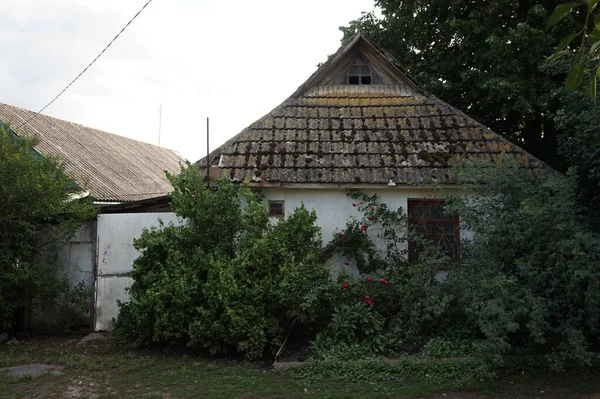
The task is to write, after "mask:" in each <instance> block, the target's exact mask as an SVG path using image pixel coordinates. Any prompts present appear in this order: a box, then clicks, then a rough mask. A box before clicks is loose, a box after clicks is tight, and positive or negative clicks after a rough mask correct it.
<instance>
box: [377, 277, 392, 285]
mask: <svg viewBox="0 0 600 399" xmlns="http://www.w3.org/2000/svg"><path fill="white" fill-rule="evenodd" d="M379 281H380V282H381V284H383V285H388V284H389V283H390V282H389V281H387V280H386V279H384V278H382V279H381V280H379Z"/></svg>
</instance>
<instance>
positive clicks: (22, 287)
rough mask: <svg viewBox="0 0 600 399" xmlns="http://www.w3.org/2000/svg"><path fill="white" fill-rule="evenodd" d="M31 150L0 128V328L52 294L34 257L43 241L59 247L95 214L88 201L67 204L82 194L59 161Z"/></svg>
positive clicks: (53, 285) (48, 277)
mask: <svg viewBox="0 0 600 399" xmlns="http://www.w3.org/2000/svg"><path fill="white" fill-rule="evenodd" d="M35 144H36V141H35V140H31V139H28V138H25V137H21V136H17V135H16V134H15V133H14V132H13V131H12V130H10V129H9V128H8V126H6V125H3V124H2V125H0V328H6V327H10V326H11V325H12V323H13V321H14V314H15V311H16V310H18V309H20V308H22V307H23V306H24V305H25V303H26V302H27V301H28V300H31V299H34V298H40V297H44V296H50V297H51V296H53V295H54V293H55V292H56V291H55V290H56V289H57V286H58V281H57V280H56V279H54V278H53V277H52V276H53V270H52V265H48V264H44V263H41V260H40V257H39V256H38V255H39V251H40V249H41V248H42V246H43V245H45V244H46V245H47V244H48V242H47V241H45V240H48V238H50V237H52V243H53V244H55V245H56V244H59V243H60V242H63V241H64V240H65V239H67V238H69V236H70V234H72V233H74V232H75V230H76V229H77V227H79V225H80V223H81V221H82V220H85V219H88V218H90V217H92V216H93V215H94V214H95V211H94V209H93V207H92V206H91V204H90V203H89V201H87V200H74V199H72V195H73V194H76V193H78V192H80V191H81V188H79V187H77V186H76V185H75V184H74V182H73V181H72V180H71V179H70V178H69V176H67V174H66V173H65V171H64V169H63V167H62V165H61V163H60V161H59V160H57V159H54V158H49V157H43V156H40V155H39V154H38V153H37V152H36V151H35V150H34V149H33V148H34V146H35ZM42 230H44V232H45V235H44V236H43V237H42V236H41V232H42Z"/></svg>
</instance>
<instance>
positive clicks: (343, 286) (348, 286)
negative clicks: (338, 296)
mask: <svg viewBox="0 0 600 399" xmlns="http://www.w3.org/2000/svg"><path fill="white" fill-rule="evenodd" d="M342 288H350V284H349V283H344V284H342Z"/></svg>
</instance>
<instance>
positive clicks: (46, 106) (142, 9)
mask: <svg viewBox="0 0 600 399" xmlns="http://www.w3.org/2000/svg"><path fill="white" fill-rule="evenodd" d="M150 3H152V0H148V1H147V2H146V4H144V6H143V7H142V8H141V9H140V10H139V11H138V12H137V13H136V14H135V15H134V16H133V18H131V19H130V20H129V22H127V24H126V25H125V26H124V27H123V28H122V29H121V30H120V31H119V33H117V35H116V36H115V37H114V38H113V39H112V40H111V41H110V43H108V44H107V45H106V47H104V49H103V50H102V51H101V52H100V54H98V55H97V56H96V58H94V60H93V61H92V62H90V63H89V64H88V66H86V67H85V68H84V69H83V71H81V72H80V73H79V75H77V76H76V77H75V79H73V80H72V81H71V83H69V84H68V85H67V86H66V87H65V88H64V89H62V90H61V92H60V93H58V94H57V95H56V97H54V98H53V99H52V101H50V102H49V103H48V104H46V105H44V107H42V109H40V110H39V111H38V112H36V113H35V114H33V116H32V117H31V118H29V119H27V120H26V121H25V122H23V123H22V124H20V125H19V126H17V127H16V129H19V128H21V127H23V126H25V125H26V124H28V123H29V122H31V121H32V120H33V119H34V118H35V117H36V116H38V115H39V114H40V113H42V112H43V111H44V110H45V109H46V108H48V107H49V106H50V105H51V104H52V103H53V102H54V101H56V100H57V99H58V98H59V97H60V96H61V95H62V94H63V93H64V92H65V91H67V89H68V88H69V87H71V85H72V84H73V83H75V82H76V81H77V79H79V78H80V77H81V75H83V74H84V73H85V72H86V71H87V70H88V69H89V68H90V67H91V66H92V65H94V63H95V62H96V61H98V58H100V57H101V56H102V54H104V52H105V51H106V50H108V48H109V47H110V46H111V45H112V44H113V43H114V42H115V40H117V38H118V37H119V36H121V33H123V32H124V31H125V29H127V27H128V26H129V25H130V24H131V23H132V22H133V21H134V20H135V19H136V18H137V17H138V15H140V14H141V13H142V11H144V9H145V8H146V7H147V6H148V4H150Z"/></svg>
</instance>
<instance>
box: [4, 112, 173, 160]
mask: <svg viewBox="0 0 600 399" xmlns="http://www.w3.org/2000/svg"><path fill="white" fill-rule="evenodd" d="M1 106H6V107H10V108H14V109H17V110H20V111H22V112H24V113H35V111H32V110H29V109H27V108H22V107H17V106H15V105H11V104H6V103H3V102H0V107H1ZM38 116H41V117H44V118H49V119H52V120H54V121H58V122H61V123H68V124H70V125H72V126H78V127H83V128H85V129H89V130H92V131H94V132H98V133H101V134H110V135H112V136H117V137H120V138H123V139H125V140H131V141H135V142H138V143H141V144H144V145H149V146H152V147H155V148H158V149H161V150H166V151H170V152H173V153H176V155H177V156H179V154H178V153H177V151H176V150H173V149H170V148H167V147H161V146H158V145H155V144H152V143H148V142H146V141H142V140H138V139H132V138H131V137H127V136H123V135H120V134H117V133H112V132H107V131H106V130H101V129H96V128H93V127H90V126H87V125H84V124H82V123H76V122H72V121H68V120H66V119H60V118H57V117H55V116H50V115H48V114H38ZM36 118H37V117H36ZM7 124H8V123H7ZM8 125H9V126H10V124H8ZM27 125H30V123H29V122H27V123H25V124H24V125H22V126H20V127H18V129H19V130H24V129H25V128H26V126H27ZM30 126H31V125H30ZM10 127H11V129H13V131H15V129H17V127H16V126H15V127H13V126H10ZM15 133H18V132H16V131H15Z"/></svg>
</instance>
